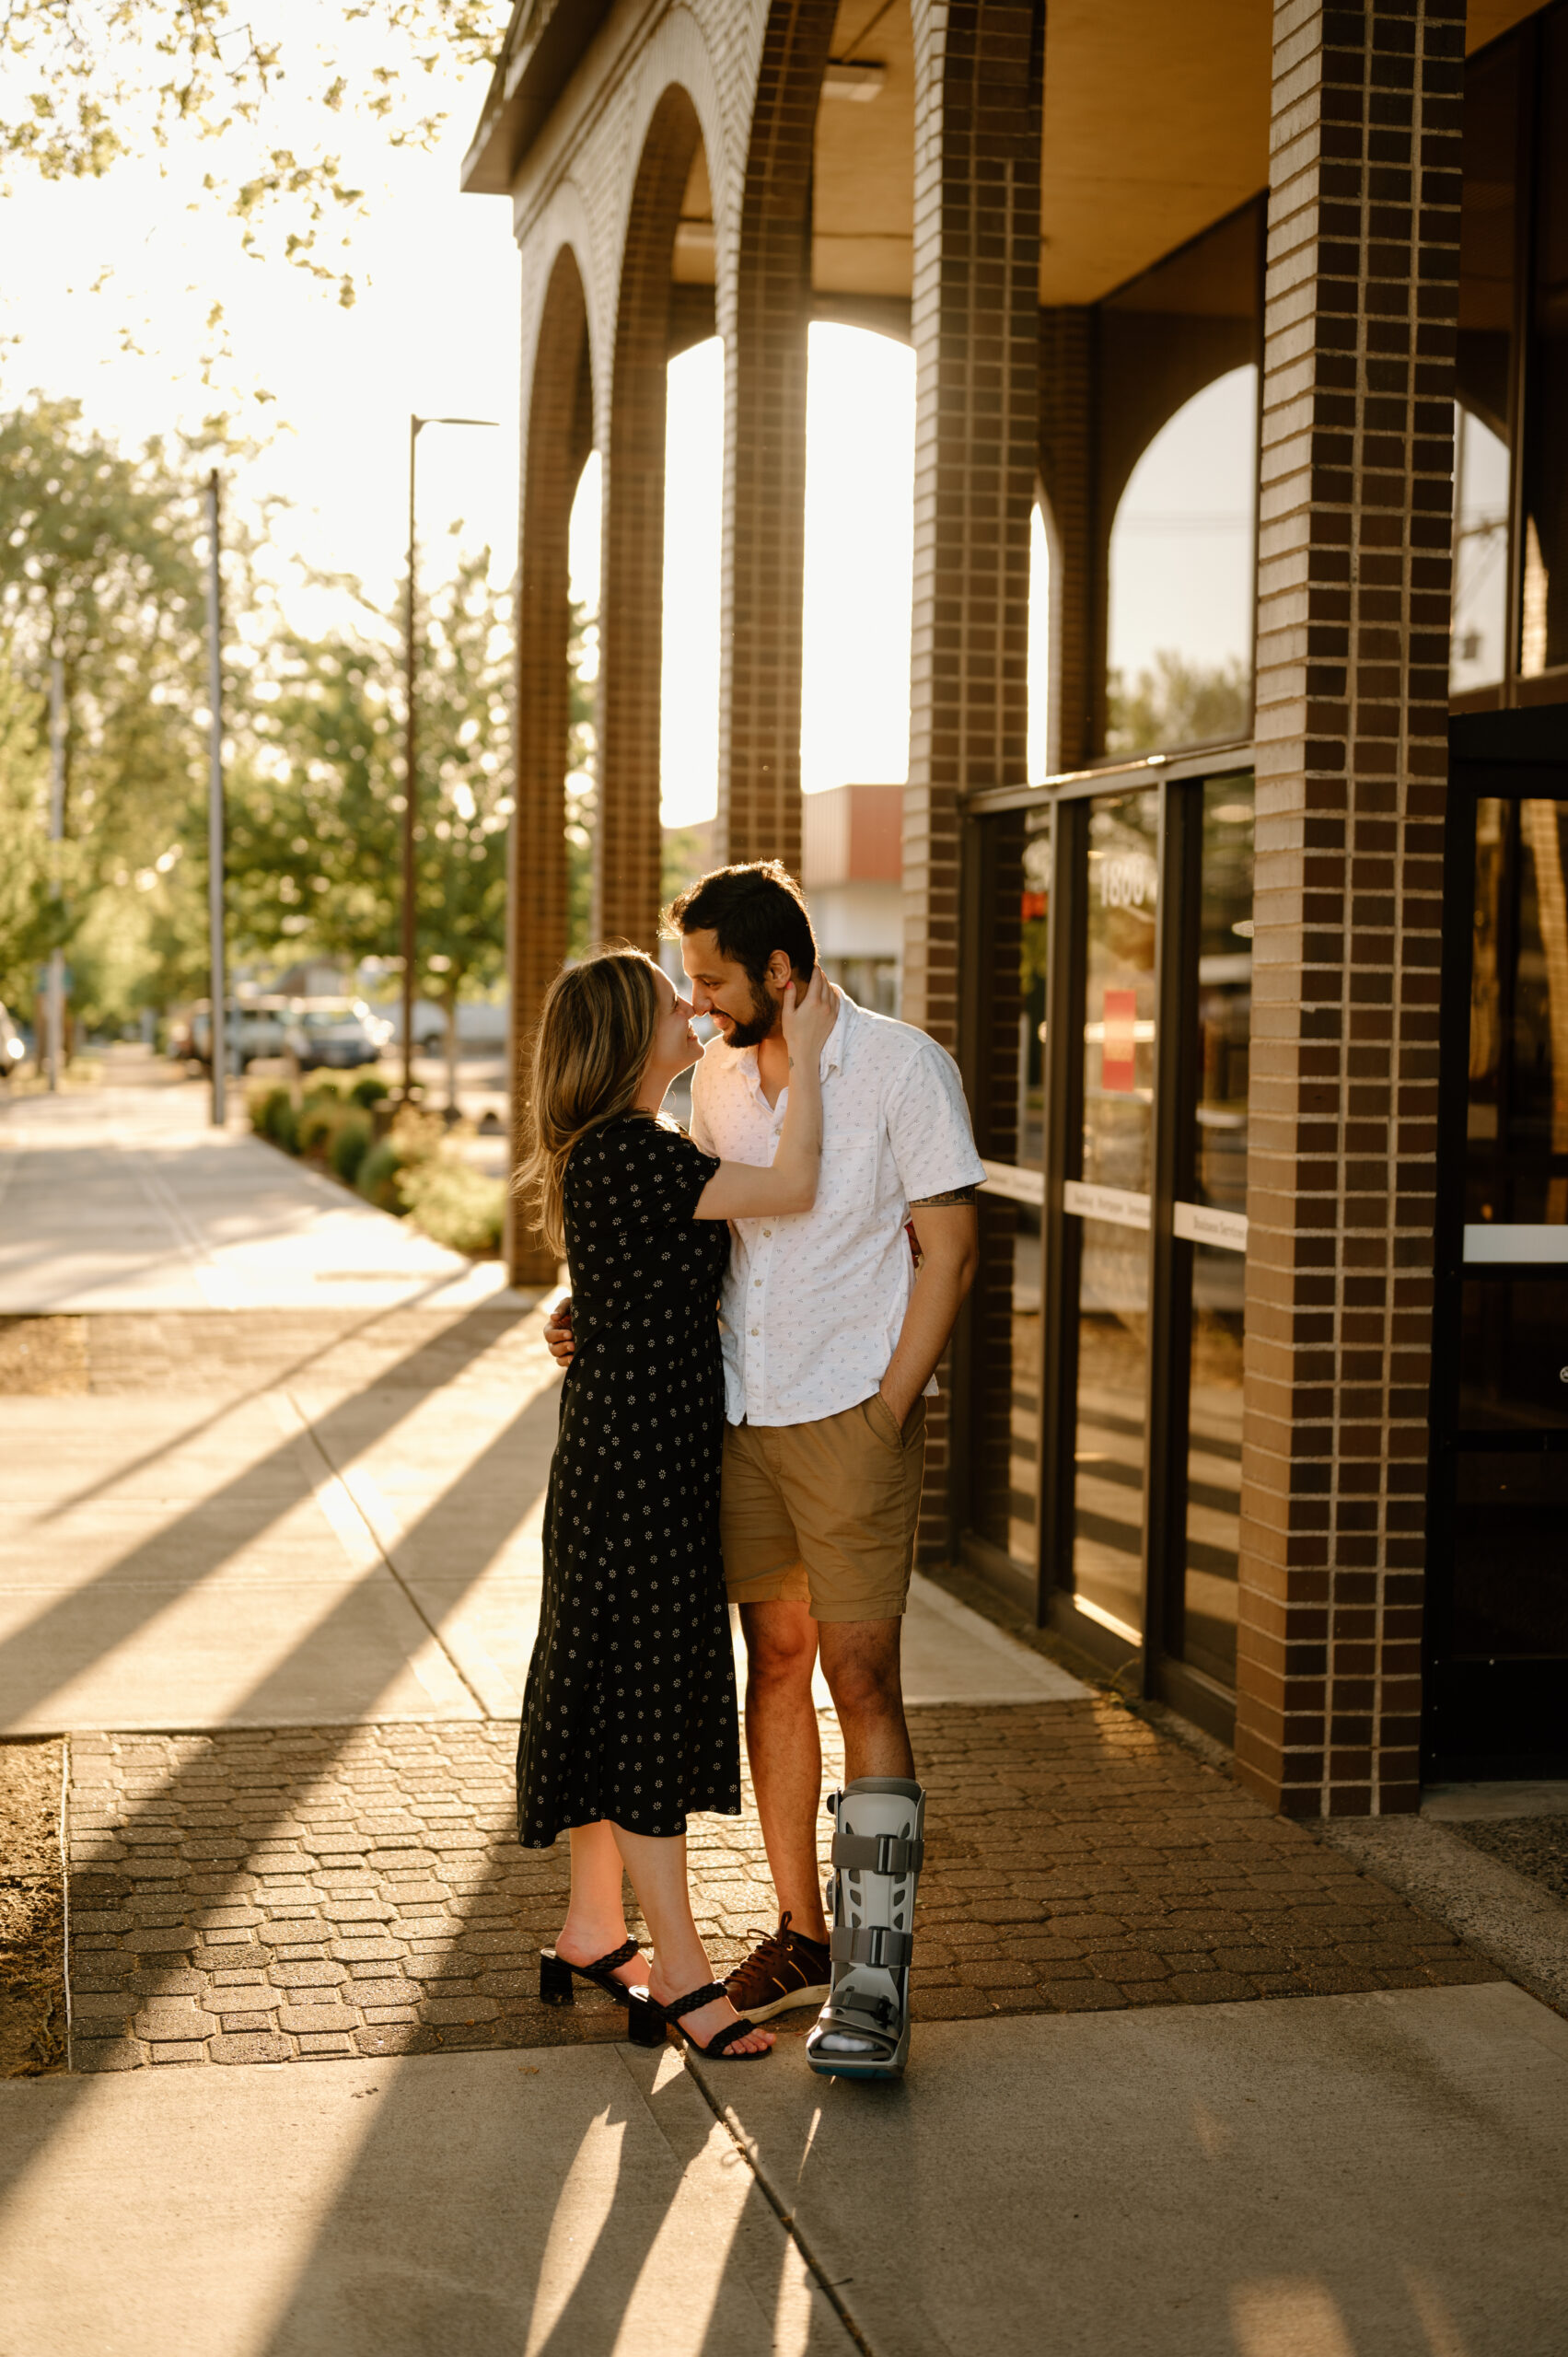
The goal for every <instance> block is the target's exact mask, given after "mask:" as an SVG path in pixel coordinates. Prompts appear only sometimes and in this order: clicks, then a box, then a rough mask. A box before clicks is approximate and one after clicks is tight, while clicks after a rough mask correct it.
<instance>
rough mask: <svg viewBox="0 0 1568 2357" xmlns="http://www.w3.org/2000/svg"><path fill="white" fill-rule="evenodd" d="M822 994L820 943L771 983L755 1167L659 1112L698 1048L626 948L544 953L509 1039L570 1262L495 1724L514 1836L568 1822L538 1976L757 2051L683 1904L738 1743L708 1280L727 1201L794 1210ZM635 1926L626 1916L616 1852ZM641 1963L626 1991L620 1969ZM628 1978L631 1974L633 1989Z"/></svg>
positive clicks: (742, 2050)
mask: <svg viewBox="0 0 1568 2357" xmlns="http://www.w3.org/2000/svg"><path fill="white" fill-rule="evenodd" d="M837 1011H838V1010H837V999H836V995H835V993H834V992H833V990H832V988H831V986H830V984H829V983H828V982H826V981H825V980H824V979H823V976H822V971H821V969H820V968H819V969H818V970H817V971H816V973H815V974H814V975H813V976H812V978H811V981H810V983H809V985H808V987H807V991H806V993H805V996H804V998H803V999H802V1001H801V1004H800V1005H799V1006H798V1007H796V1004H795V994H794V989H793V986H792V987H791V989H790V990H789V992H788V993H786V995H785V998H784V1038H785V1040H786V1042H787V1044H788V1047H789V1052H790V1081H789V1088H788V1092H787V1106H786V1110H785V1115H784V1126H783V1130H782V1132H781V1133H780V1137H779V1145H778V1152H777V1155H776V1157H775V1159H774V1161H773V1164H772V1168H771V1169H756V1168H753V1167H751V1166H750V1165H749V1164H748V1163H740V1162H718V1161H715V1160H714V1157H713V1156H712V1155H706V1154H703V1153H700V1152H699V1151H698V1149H697V1147H696V1146H694V1145H693V1144H692V1143H691V1139H690V1138H689V1137H687V1135H686V1134H685V1132H684V1131H682V1130H679V1129H678V1128H676V1127H675V1125H674V1124H673V1123H672V1122H668V1121H666V1120H661V1119H660V1116H659V1107H660V1106H661V1105H662V1103H663V1101H664V1096H665V1092H666V1090H667V1089H668V1086H669V1084H670V1082H671V1081H672V1080H673V1079H674V1078H675V1076H676V1074H677V1073H679V1072H683V1071H685V1069H686V1068H687V1066H688V1065H689V1064H691V1063H694V1062H696V1060H697V1058H698V1056H699V1055H700V1053H701V1052H702V1051H701V1050H700V1049H699V1047H698V1045H697V1041H696V1039H695V1038H694V1037H693V1035H692V1031H691V1007H690V1005H689V1004H687V1003H686V1001H685V1000H684V999H681V998H679V997H678V996H677V994H676V992H675V987H674V985H673V983H672V982H671V981H669V978H668V975H666V974H664V973H663V972H661V971H660V970H659V968H658V967H657V966H656V965H655V964H654V962H653V960H652V958H645V956H644V955H643V953H642V952H641V951H640V950H635V949H606V950H600V951H598V952H597V953H596V954H595V955H593V956H592V957H590V958H587V960H585V962H584V963H583V964H581V965H579V966H575V967H571V968H569V969H568V970H566V971H564V972H563V973H561V974H558V975H557V977H556V979H555V981H553V982H552V985H551V988H550V992H549V993H548V995H547V997H546V999H545V1003H544V1012H543V1015H542V1016H541V1018H540V1028H539V1036H538V1039H537V1040H536V1042H535V1047H534V1059H533V1089H532V1102H531V1107H530V1118H531V1122H532V1141H531V1145H532V1150H531V1152H530V1154H529V1156H528V1162H527V1164H526V1166H525V1168H524V1170H523V1172H522V1176H521V1180H520V1188H521V1190H522V1191H523V1193H524V1194H525V1195H526V1196H527V1197H528V1199H529V1200H530V1202H531V1204H532V1207H533V1211H534V1215H535V1218H536V1220H537V1223H538V1225H540V1227H541V1228H542V1230H543V1232H544V1235H545V1237H546V1239H547V1240H548V1241H549V1242H550V1243H551V1244H552V1246H553V1247H554V1248H555V1249H556V1250H557V1251H561V1250H564V1252H565V1255H566V1260H567V1264H568V1267H569V1270H570V1273H571V1281H572V1300H573V1307H574V1311H575V1337H576V1351H575V1356H574V1358H573V1361H572V1364H571V1366H570V1368H569V1369H568V1371H567V1374H566V1377H565V1382H564V1386H563V1393H562V1405H561V1430H560V1435H559V1438H558V1439H557V1442H556V1446H555V1457H554V1461H553V1463H552V1467H551V1473H550V1494H549V1498H548V1500H547V1503H546V1506H545V1518H544V1606H543V1610H542V1612H541V1614H540V1629H539V1637H538V1641H537V1643H535V1646H534V1653H533V1660H532V1662H531V1663H530V1665H529V1667H528V1689H527V1692H526V1694H525V1696H524V1701H523V1724H522V1734H521V1737H520V1740H519V1742H518V1746H517V1804H518V1820H519V1838H520V1839H521V1840H522V1841H523V1843H524V1845H525V1846H526V1847H527V1848H528V1849H548V1848H549V1847H550V1845H551V1844H552V1842H553V1841H554V1840H556V1838H557V1836H558V1835H559V1834H560V1832H561V1830H562V1828H563V1827H569V1828H570V1829H571V1836H572V1896H571V1902H570V1904H569V1906H568V1909H567V1912H566V1921H565V1922H564V1923H563V1926H562V1929H561V1935H560V1938H559V1939H558V1940H557V1941H556V1943H555V1946H554V1949H553V1951H552V1950H549V1949H547V1950H546V1951H545V1953H544V1955H543V1956H541V1957H540V1996H541V1997H544V1998H546V1999H547V2000H554V2001H556V2002H563V2001H569V2000H570V1996H571V1991H572V1985H573V1976H574V1975H576V1976H578V1977H580V1978H584V1979H588V1980H594V1981H595V1982H597V1983H598V1986H599V1987H601V1988H606V1989H609V1990H610V1992H611V1993H612V1994H614V1995H616V1996H618V1997H620V1998H621V1999H622V2001H623V2002H625V2003H628V2005H629V2007H630V2020H631V2026H632V2033H633V2037H641V2038H644V2039H654V2040H656V2039H657V2038H662V2036H663V2033H664V2026H665V2022H666V2020H667V2019H668V2020H669V2021H673V2022H674V2023H675V2025H676V2026H677V2027H678V2028H679V2031H680V2033H681V2035H682V2037H684V2038H687V2039H688V2040H689V2041H690V2042H691V2044H693V2045H695V2046H698V2047H700V2048H701V2049H702V2050H703V2052H704V2053H707V2054H711V2055H714V2056H715V2057H716V2056H720V2055H723V2056H726V2057H731V2058H734V2059H736V2060H741V2059H749V2058H752V2057H756V2056H760V2055H762V2054H765V2053H766V2052H767V2051H768V2049H769V2048H770V2047H771V2046H772V2032H771V2031H768V2030H758V2029H757V2028H755V2027H754V2026H752V2024H750V2023H749V2022H746V2021H744V2020H742V2018H741V2017H740V2016H739V2015H738V2014H737V2013H736V2011H735V2008H734V2006H733V2005H732V2004H731V2003H730V2002H729V1999H728V1997H727V1996H726V1994H725V1991H724V1989H723V1986H722V1984H720V1983H719V1982H717V1981H715V1980H714V1977H713V1972H712V1968H711V1967H710V1965H709V1963H708V1959H707V1956H706V1955H705V1954H704V1953H703V1944H702V1941H701V1940H700V1939H699V1938H698V1935H697V1928H696V1925H695V1924H694V1923H693V1922H692V1920H691V1896H690V1893H689V1890H688V1887H687V1880H686V1817H687V1813H688V1811H689V1810H691V1809H694V1808H695V1809H716V1810H719V1811H722V1812H724V1813H725V1814H726V1815H728V1816H732V1817H734V1816H738V1814H739V1811H740V1752H739V1740H738V1727H737V1720H736V1704H735V1658H734V1655H733V1652H732V1650H731V1646H730V1637H729V1616H728V1611H727V1608H726V1603H725V1592H724V1572H723V1565H722V1562H721V1559H720V1554H719V1466H720V1461H721V1458H722V1455H723V1445H724V1374H723V1367H722V1363H721V1360H720V1356H719V1331H718V1295H719V1282H720V1279H721V1277H722V1276H723V1273H724V1267H725V1262H726V1258H727V1256H728V1251H729V1231H728V1228H727V1226H726V1222H727V1221H729V1220H731V1219H759V1218H764V1219H765V1218H766V1217H767V1216H768V1215H769V1214H770V1213H778V1214H780V1215H781V1216H782V1215H784V1214H786V1213H791V1212H803V1211H809V1210H810V1208H811V1206H812V1204H813V1202H815V1201H816V1195H817V1172H818V1165H819V1159H820V1155H821V1145H822V1096H821V1081H820V1074H819V1059H820V1055H821V1050H822V1046H823V1043H824V1042H825V1041H826V1039H827V1037H828V1034H829V1032H830V1030H831V1029H832V1027H833V1020H834V1017H835V1016H836V1014H837ZM623 1866H624V1868H625V1871H626V1872H627V1873H628V1874H629V1875H631V1877H632V1887H633V1889H634V1890H635V1892H636V1894H637V1901H638V1904H639V1906H640V1907H641V1908H642V1910H643V1914H644V1917H645V1921H646V1922H647V1925H648V1929H649V1931H650V1932H651V1933H652V1934H653V1945H654V1953H653V1959H652V1963H651V1966H646V1965H644V1964H642V1963H641V1962H640V1960H639V1958H638V1951H637V1946H636V1943H635V1942H634V1941H633V1940H629V1939H628V1938H627V1936H626V1922H625V1916H624V1913H623V1911H622V1905H621V1869H622V1867H623ZM644 1981H645V1982H646V1989H647V1999H649V2000H651V2001H652V2002H651V2003H648V2002H647V2000H645V1999H644V1998H643V1997H642V1996H641V1994H640V1991H641V1988H642V1984H643V1982H644ZM633 1991H637V1992H638V1993H637V1994H633Z"/></svg>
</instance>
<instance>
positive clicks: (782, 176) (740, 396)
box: [714, 0, 834, 875]
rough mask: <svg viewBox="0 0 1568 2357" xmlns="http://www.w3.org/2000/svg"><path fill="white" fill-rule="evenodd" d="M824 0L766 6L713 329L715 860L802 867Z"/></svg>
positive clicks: (827, 31)
mask: <svg viewBox="0 0 1568 2357" xmlns="http://www.w3.org/2000/svg"><path fill="white" fill-rule="evenodd" d="M833 17H834V0H774V5H773V6H772V8H771V9H770V11H769V16H768V29H767V33H766V36H765V40H764V43H763V52H762V61H761V70H760V72H759V75H758V82H757V98H756V105H755V109H754V111H753V114H752V120H751V137H750V143H749V147H748V150H747V157H746V172H745V182H744V187H743V189H742V192H741V209H740V238H739V251H738V260H737V266H736V273H735V289H734V325H733V329H732V330H731V331H729V332H727V333H726V338H725V354H726V370H725V461H724V586H723V592H722V631H723V642H722V655H721V662H720V679H719V811H718V824H717V827H716V830H715V841H714V855H715V858H718V859H728V860H742V859H782V860H783V861H784V865H785V866H786V867H787V868H788V869H789V870H790V872H791V873H792V874H793V875H798V874H799V872H800V662H801V655H800V645H801V622H800V613H801V596H802V590H803V586H804V578H805V564H806V331H807V325H808V324H809V319H810V283H811V166H812V153H813V148H814V145H815V139H816V127H817V100H818V95H819V91H820V88H821V83H822V68H823V66H824V65H825V64H826V63H827V58H828V45H829V41H830V39H831V36H832V29H833Z"/></svg>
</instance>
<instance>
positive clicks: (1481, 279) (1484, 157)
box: [1450, 41, 1520, 693]
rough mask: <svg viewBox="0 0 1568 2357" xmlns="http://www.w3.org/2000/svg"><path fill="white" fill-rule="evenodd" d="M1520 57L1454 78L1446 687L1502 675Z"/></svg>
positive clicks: (1505, 53) (1492, 59)
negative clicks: (1457, 120)
mask: <svg viewBox="0 0 1568 2357" xmlns="http://www.w3.org/2000/svg"><path fill="white" fill-rule="evenodd" d="M1519 58H1520V52H1519V44H1518V42H1517V41H1504V42H1501V43H1500V44H1499V45H1498V46H1497V48H1495V49H1493V50H1492V51H1489V52H1487V53H1486V54H1485V55H1484V56H1481V57H1479V58H1477V59H1476V60H1475V61H1474V63H1473V64H1471V65H1470V66H1469V69H1468V71H1467V73H1466V76H1465V141H1464V185H1463V193H1462V196H1461V200H1460V212H1459V336H1458V367H1457V393H1458V402H1457V407H1456V411H1455V420H1454V424H1455V451H1454V625H1453V628H1454V634H1453V639H1452V643H1451V658H1450V660H1451V673H1450V679H1451V684H1452V686H1453V689H1454V691H1455V692H1456V693H1459V692H1461V691H1463V690H1465V689H1467V688H1481V687H1489V686H1491V685H1493V683H1494V682H1495V681H1496V680H1498V679H1502V677H1503V673H1504V663H1505V659H1506V649H1505V644H1504V642H1505V635H1506V630H1505V625H1506V620H1507V610H1508V491H1509V448H1510V443H1511V439H1512V435H1513V403H1514V395H1513V379H1514V316H1515V300H1514V292H1515V288H1514V282H1515V254H1516V241H1517V230H1516V194H1515V172H1516V156H1517V153H1518V144H1519Z"/></svg>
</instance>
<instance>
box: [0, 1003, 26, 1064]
mask: <svg viewBox="0 0 1568 2357" xmlns="http://www.w3.org/2000/svg"><path fill="white" fill-rule="evenodd" d="M27 1052H28V1043H27V1041H26V1040H25V1039H23V1037H22V1032H21V1026H20V1025H19V1024H18V1023H17V1020H16V1018H15V1016H13V1015H12V1014H11V1013H10V1011H9V1009H8V1008H7V1007H6V1006H4V1005H0V1080H9V1079H10V1077H11V1074H13V1073H14V1072H15V1071H16V1069H17V1065H18V1064H19V1063H21V1062H22V1061H23V1059H24V1058H25V1057H26V1055H27Z"/></svg>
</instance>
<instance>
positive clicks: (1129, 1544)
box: [1067, 793, 1159, 1643]
mask: <svg viewBox="0 0 1568 2357" xmlns="http://www.w3.org/2000/svg"><path fill="white" fill-rule="evenodd" d="M1088 827H1089V843H1088V872H1087V879H1086V901H1087V912H1086V970H1085V978H1084V979H1085V998H1084V1116H1083V1150H1082V1151H1083V1159H1082V1165H1081V1172H1080V1177H1079V1179H1078V1180H1077V1181H1076V1182H1074V1184H1073V1185H1070V1186H1069V1189H1068V1194H1067V1203H1068V1210H1069V1212H1070V1213H1073V1215H1074V1216H1076V1217H1079V1218H1080V1219H1081V1220H1082V1252H1081V1259H1080V1264H1079V1277H1078V1387H1077V1401H1076V1419H1075V1434H1074V1468H1075V1471H1074V1538H1073V1588H1074V1595H1075V1596H1076V1597H1077V1600H1078V1602H1079V1604H1080V1606H1082V1607H1084V1608H1086V1609H1087V1610H1089V1611H1090V1612H1091V1613H1093V1614H1094V1616H1095V1617H1096V1618H1098V1619H1100V1620H1105V1621H1107V1622H1109V1624H1110V1625H1111V1626H1112V1627H1114V1628H1116V1629H1117V1630H1119V1631H1121V1633H1123V1634H1125V1635H1127V1636H1128V1637H1129V1639H1130V1640H1131V1641H1132V1642H1134V1643H1135V1642H1137V1640H1138V1637H1139V1635H1140V1633H1141V1631H1142V1626H1143V1536H1144V1459H1145V1434H1144V1399H1145V1395H1146V1370H1147V1363H1148V1346H1149V1333H1148V1329H1149V1295H1148V1283H1149V1239H1148V1217H1149V1182H1150V1155H1151V1150H1152V1142H1153V1141H1152V1118H1153V1108H1154V1082H1155V1050H1156V975H1155V933H1156V895H1157V891H1158V877H1159V867H1158V853H1159V796H1158V795H1157V794H1152V793H1144V794H1128V795H1105V796H1103V797H1099V798H1097V800H1096V801H1095V802H1094V803H1093V804H1091V806H1090V811H1089V822H1088ZM1074 1202H1076V1203H1077V1204H1078V1205H1079V1206H1082V1207H1084V1208H1080V1209H1079V1210H1077V1211H1076V1212H1074ZM1090 1204H1092V1205H1093V1206H1094V1210H1095V1212H1096V1213H1099V1214H1100V1215H1098V1216H1096V1215H1091V1214H1090V1213H1089V1212H1088V1209H1087V1206H1088V1205H1090Z"/></svg>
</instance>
